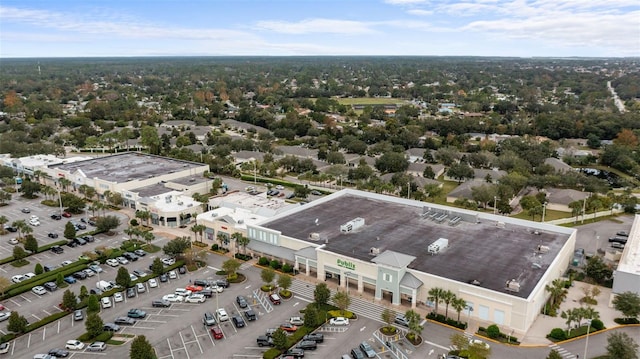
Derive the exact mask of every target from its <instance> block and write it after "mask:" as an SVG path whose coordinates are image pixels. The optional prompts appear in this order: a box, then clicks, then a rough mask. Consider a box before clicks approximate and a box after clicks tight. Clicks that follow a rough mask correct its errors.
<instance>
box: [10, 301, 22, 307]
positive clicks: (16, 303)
mask: <svg viewBox="0 0 640 359" xmlns="http://www.w3.org/2000/svg"><path fill="white" fill-rule="evenodd" d="M9 301H10V302H11V303H13V304H15V305H17V306H18V307H22V306H21V305H20V304H18V302H16V301H15V300H13V299H9Z"/></svg>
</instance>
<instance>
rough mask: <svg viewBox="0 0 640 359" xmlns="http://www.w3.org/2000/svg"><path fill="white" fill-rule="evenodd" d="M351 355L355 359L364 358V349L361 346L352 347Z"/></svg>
mask: <svg viewBox="0 0 640 359" xmlns="http://www.w3.org/2000/svg"><path fill="white" fill-rule="evenodd" d="M351 357H352V358H353V359H364V358H365V356H364V353H363V352H362V350H360V348H353V349H351Z"/></svg>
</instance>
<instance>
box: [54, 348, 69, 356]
mask: <svg viewBox="0 0 640 359" xmlns="http://www.w3.org/2000/svg"><path fill="white" fill-rule="evenodd" d="M49 355H52V356H54V357H56V358H66V357H68V356H69V351H68V350H64V349H58V348H56V349H51V350H49Z"/></svg>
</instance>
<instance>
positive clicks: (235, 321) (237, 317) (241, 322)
mask: <svg viewBox="0 0 640 359" xmlns="http://www.w3.org/2000/svg"><path fill="white" fill-rule="evenodd" d="M231 320H232V321H233V325H235V326H236V328H242V327H244V325H245V323H244V319H242V317H241V316H240V315H239V314H236V315H234V316H233V317H231Z"/></svg>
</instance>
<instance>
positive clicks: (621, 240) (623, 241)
mask: <svg viewBox="0 0 640 359" xmlns="http://www.w3.org/2000/svg"><path fill="white" fill-rule="evenodd" d="M611 242H616V243H620V244H627V238H626V237H612V238H609V243H611Z"/></svg>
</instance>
